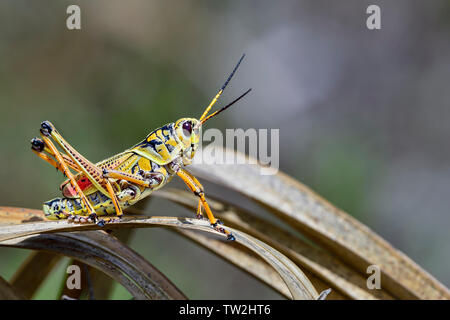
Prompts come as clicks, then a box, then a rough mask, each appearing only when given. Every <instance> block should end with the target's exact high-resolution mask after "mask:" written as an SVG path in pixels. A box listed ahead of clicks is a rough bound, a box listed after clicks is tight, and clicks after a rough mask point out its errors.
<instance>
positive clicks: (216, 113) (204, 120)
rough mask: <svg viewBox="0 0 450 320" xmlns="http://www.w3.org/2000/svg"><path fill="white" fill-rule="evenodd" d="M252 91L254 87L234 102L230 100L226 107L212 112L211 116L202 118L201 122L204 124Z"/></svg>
mask: <svg viewBox="0 0 450 320" xmlns="http://www.w3.org/2000/svg"><path fill="white" fill-rule="evenodd" d="M250 91H252V89H248V90H247V91H245V92H244V93H243V94H241V95H240V96H239V97H238V98H236V99H235V100H234V101H233V102H230V103H229V104H227V105H226V106H225V107H223V108H222V109H220V110H217V111H216V112H214V113H211V114H210V115H209V116H207V117H206V118H204V119H203V120H201V124H204V123H205V122H206V121H207V120H208V119H211V118H212V117H214V116H216V115H218V114H219V113H221V112H222V111H225V110H226V109H228V108H229V107H231V106H232V105H233V104H235V103H236V102H238V101H239V100H241V99H242V98H243V97H244V96H245V95H246V94H247V93H249V92H250Z"/></svg>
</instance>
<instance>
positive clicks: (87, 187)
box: [60, 151, 139, 198]
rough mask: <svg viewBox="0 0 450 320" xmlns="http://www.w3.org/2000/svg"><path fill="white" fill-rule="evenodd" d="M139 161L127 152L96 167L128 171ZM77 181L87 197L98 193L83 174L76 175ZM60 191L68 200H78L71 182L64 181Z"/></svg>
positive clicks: (134, 155)
mask: <svg viewBox="0 0 450 320" xmlns="http://www.w3.org/2000/svg"><path fill="white" fill-rule="evenodd" d="M138 160H139V157H138V156H137V155H136V154H135V153H133V152H131V151H125V152H122V153H119V154H117V155H114V156H112V157H109V158H107V159H105V160H102V161H100V162H97V163H96V164H95V165H96V166H97V167H99V168H100V169H118V168H120V169H121V170H123V169H128V170H130V169H131V168H132V167H133V166H134V165H135V163H136V162H137V161H138ZM75 180H76V181H77V184H78V185H79V186H80V189H81V190H82V191H83V193H84V194H85V195H90V194H92V193H94V192H95V191H97V189H96V188H95V186H94V185H93V184H92V182H91V181H89V179H88V178H87V177H86V175H84V174H83V173H78V174H77V175H75ZM60 189H61V191H62V194H63V195H64V197H66V198H78V197H79V196H78V195H77V193H76V191H75V189H74V188H73V187H72V185H71V184H70V181H69V180H66V181H64V182H63V183H62V184H61V186H60Z"/></svg>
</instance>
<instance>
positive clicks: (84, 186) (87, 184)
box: [77, 178, 92, 191]
mask: <svg viewBox="0 0 450 320" xmlns="http://www.w3.org/2000/svg"><path fill="white" fill-rule="evenodd" d="M77 184H78V186H79V187H80V189H81V191H84V190H86V189H87V188H89V187H90V186H91V185H92V182H91V181H90V180H89V179H88V178H81V179H80V180H78V181H77Z"/></svg>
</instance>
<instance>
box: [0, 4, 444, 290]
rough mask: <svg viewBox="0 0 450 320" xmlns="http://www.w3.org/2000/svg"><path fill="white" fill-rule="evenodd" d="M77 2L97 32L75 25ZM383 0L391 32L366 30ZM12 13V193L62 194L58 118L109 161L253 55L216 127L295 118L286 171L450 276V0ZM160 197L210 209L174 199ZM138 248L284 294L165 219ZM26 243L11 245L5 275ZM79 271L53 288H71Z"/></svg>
mask: <svg viewBox="0 0 450 320" xmlns="http://www.w3.org/2000/svg"><path fill="white" fill-rule="evenodd" d="M70 4H77V5H79V6H80V7H81V19H82V20H81V26H82V29H81V30H73V31H69V30H67V28H66V18H67V14H66V8H67V6H68V5H70ZM369 4H378V5H379V6H380V7H381V24H382V29H381V30H378V31H370V30H368V29H367V28H366V18H367V14H366V8H367V6H368V5H369ZM0 21H1V28H0V30H1V31H0V37H1V41H0V83H1V85H0V135H1V152H0V166H1V168H2V169H1V171H0V178H1V180H0V181H1V185H2V187H1V193H0V204H1V205H3V206H20V207H29V208H41V205H42V202H43V201H45V200H48V199H51V198H53V197H55V196H57V195H59V191H58V186H59V184H60V182H61V181H62V180H63V177H62V175H61V174H59V173H56V172H55V169H54V168H52V167H50V166H49V165H48V164H46V163H45V162H44V161H42V160H40V159H38V158H37V157H36V156H35V155H34V154H32V152H31V151H30V144H29V140H30V139H31V138H32V137H35V136H37V135H38V129H39V124H40V122H41V121H43V120H46V119H48V120H50V121H52V122H53V123H54V124H55V126H56V127H57V128H58V129H59V131H60V132H61V133H62V134H63V136H64V137H65V138H66V139H67V140H68V141H69V142H70V143H71V144H72V145H73V146H74V147H75V148H77V149H78V151H80V152H81V153H82V154H84V155H85V156H86V157H87V158H88V159H90V160H92V161H99V160H101V159H103V158H105V157H107V156H109V155H112V154H114V153H117V152H120V151H122V150H124V149H125V148H128V147H130V146H132V145H134V144H135V143H137V142H138V141H140V140H141V139H142V138H144V137H145V135H146V134H147V133H148V132H150V131H151V130H153V129H154V128H157V127H159V126H161V125H162V124H165V123H168V122H172V121H174V120H176V119H178V118H180V117H184V116H194V117H198V116H200V114H201V112H202V111H203V109H204V107H205V105H206V104H207V103H208V102H209V101H210V99H211V98H212V97H213V95H214V94H215V93H216V91H217V90H218V88H219V87H220V86H221V85H222V83H223V81H224V79H225V77H226V75H227V74H228V73H229V72H230V71H231V68H232V67H233V65H234V64H235V63H236V61H237V59H238V58H239V57H240V55H241V54H242V53H243V52H245V53H246V54H247V58H246V60H245V61H244V63H243V65H242V67H241V68H240V70H239V72H238V73H237V75H236V77H235V78H234V79H233V81H232V82H231V84H230V87H229V88H228V89H227V91H226V92H225V94H224V95H223V98H222V100H221V102H220V103H221V105H223V104H224V103H226V102H229V101H231V100H232V99H233V98H235V97H236V96H237V95H239V94H240V93H241V92H242V91H243V90H245V89H247V88H249V87H252V88H253V91H252V93H251V94H250V95H249V96H247V97H246V98H245V99H244V100H243V101H242V103H241V102H240V103H239V106H238V107H235V108H233V109H231V110H230V111H227V112H226V113H223V114H221V116H220V117H217V118H216V119H215V120H212V121H210V122H208V126H209V127H211V128H212V127H217V128H219V129H221V130H224V129H225V128H244V129H246V128H278V129H280V167H281V170H282V171H284V172H286V173H288V174H290V175H292V176H293V177H295V178H297V179H298V180H299V181H301V182H303V183H305V184H306V185H308V186H310V187H311V188H312V189H314V190H315V191H317V192H318V193H319V194H321V195H322V196H324V197H325V198H327V199H329V200H330V201H331V202H332V203H334V204H335V205H337V206H338V207H340V208H342V209H344V210H346V211H347V212H349V213H350V214H352V215H353V216H355V217H356V218H357V219H359V220H360V221H362V222H363V223H365V224H367V225H368V226H369V227H370V228H372V229H373V230H375V231H376V232H377V233H379V234H380V235H381V236H383V237H384V238H385V239H386V240H388V241H389V242H391V243H392V244H393V245H394V246H395V247H397V248H399V249H400V250H402V251H403V252H405V253H406V254H407V255H409V256H410V257H411V258H412V259H413V260H415V261H416V262H418V263H419V264H420V265H421V266H423V267H424V268H425V269H426V270H427V271H429V272H430V273H431V274H433V275H434V276H436V277H437V278H438V279H439V280H440V281H442V282H443V283H444V284H446V285H447V286H448V285H450V257H449V252H450V236H449V232H448V230H449V227H450V216H449V208H450V148H449V136H450V126H449V122H450V109H449V103H450V90H448V86H449V80H448V79H449V74H450V42H449V32H450V3H449V2H448V1H432V2H431V1H430V2H425V1H405V0H403V1H395V2H394V1H370V2H369V1H359V0H352V1H345V2H344V1H339V2H337V1H331V0H330V1H317V0H316V1H312V0H311V1H282V2H275V1H268V0H265V1H162V0H161V1H137V0H129V1H110V0H109V1H106V0H104V1H99V0H95V1H17V0H16V1H6V0H5V1H2V2H1V3H0ZM220 103H219V104H220ZM174 185H176V183H174ZM206 186H207V191H208V192H207V193H210V194H215V195H218V196H220V194H217V193H215V192H216V190H215V189H214V186H212V185H209V184H206ZM233 196H236V195H233ZM243 204H244V206H251V204H249V203H246V202H245V200H243ZM148 209H149V210H150V212H152V213H154V214H158V215H181V216H189V215H192V214H193V213H192V212H189V211H188V210H184V209H181V208H179V207H176V206H174V205H172V204H169V203H168V202H167V201H163V200H158V199H154V200H152V201H151V202H150V203H149V205H148ZM131 247H133V248H134V249H135V250H137V251H138V252H139V253H140V254H142V255H143V256H144V257H146V258H147V259H148V260H149V261H151V262H152V263H153V264H154V265H155V266H156V267H158V268H159V269H160V270H161V271H163V272H164V273H165V274H166V275H167V276H168V277H169V278H170V279H172V281H173V282H174V283H175V284H176V285H177V286H179V287H180V288H181V289H182V291H184V292H185V293H186V294H187V295H188V296H189V297H190V298H211V299H221V298H224V299H226V298H235V299H241V298H252V299H269V298H280V296H278V295H277V294H275V293H273V292H271V291H270V290H269V289H267V288H266V287H265V286H263V285H262V284H260V283H258V282H257V281H256V280H254V279H252V278H249V277H248V276H246V275H245V274H244V273H243V272H241V271H239V270H236V269H235V268H234V267H232V266H230V265H228V264H226V263H224V262H222V261H221V260H219V259H218V258H216V257H215V256H212V255H211V254H209V253H208V252H206V251H205V250H203V249H201V248H198V247H196V246H195V245H193V244H191V243H190V242H187V241H185V240H184V239H182V238H180V237H179V236H178V235H175V234H172V233H169V232H168V231H166V230H156V229H151V230H150V229H148V230H137V231H136V234H135V236H134V237H133V239H132V241H131ZM27 254H28V252H27V251H24V250H20V249H5V248H0V275H1V276H3V277H4V278H5V279H9V278H10V277H11V276H12V275H13V273H14V272H15V270H16V268H17V267H18V266H19V265H20V263H21V262H22V261H23V259H24V258H25V257H26V255H27ZM63 274H64V264H61V265H60V266H59V269H58V270H57V271H55V274H54V276H52V277H51V278H50V279H49V281H47V282H46V283H45V284H44V286H43V287H42V288H41V290H40V291H39V293H38V295H37V298H44V299H45V298H50V299H52V298H56V295H57V293H58V290H57V289H56V288H58V289H59V284H58V278H60V277H62V275H63ZM205 279H210V280H211V281H204V280H205ZM212 281H214V285H212ZM218 284H219V285H218ZM129 297H130V296H129V295H128V293H127V292H126V291H125V290H124V289H122V288H120V287H117V288H116V290H115V292H114V296H113V298H129Z"/></svg>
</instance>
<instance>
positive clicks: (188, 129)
mask: <svg viewBox="0 0 450 320" xmlns="http://www.w3.org/2000/svg"><path fill="white" fill-rule="evenodd" d="M191 133H192V122H190V121H185V122H183V134H184V135H185V136H186V137H190V136H191Z"/></svg>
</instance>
